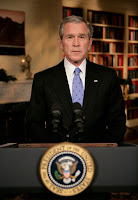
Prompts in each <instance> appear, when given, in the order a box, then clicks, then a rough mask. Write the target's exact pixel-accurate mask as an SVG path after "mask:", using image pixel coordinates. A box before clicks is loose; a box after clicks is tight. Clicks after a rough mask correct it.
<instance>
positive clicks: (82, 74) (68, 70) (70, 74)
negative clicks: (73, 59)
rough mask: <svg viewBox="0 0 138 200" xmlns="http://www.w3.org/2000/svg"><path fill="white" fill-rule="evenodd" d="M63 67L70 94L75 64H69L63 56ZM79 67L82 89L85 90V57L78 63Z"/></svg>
mask: <svg viewBox="0 0 138 200" xmlns="http://www.w3.org/2000/svg"><path fill="white" fill-rule="evenodd" d="M64 67H65V72H66V76H67V80H68V84H69V89H70V94H71V96H72V82H73V78H74V75H75V74H74V70H75V68H76V66H74V65H73V64H71V63H70V62H69V61H68V60H67V58H66V57H65V58H64ZM79 68H80V69H81V71H80V78H81V80H82V83H83V89H84V90H85V74H86V58H85V59H84V60H83V61H82V63H81V64H80V65H79Z"/></svg>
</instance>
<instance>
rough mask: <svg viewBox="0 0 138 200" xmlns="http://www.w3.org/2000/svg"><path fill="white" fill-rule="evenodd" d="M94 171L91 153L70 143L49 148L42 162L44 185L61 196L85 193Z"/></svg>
mask: <svg viewBox="0 0 138 200" xmlns="http://www.w3.org/2000/svg"><path fill="white" fill-rule="evenodd" d="M94 170H95V166H94V161H93V158H92V156H91V155H90V153H89V152H88V151H87V150H86V149H85V148H82V147H80V146H79V145H76V144H74V143H70V142H63V143H59V144H56V145H55V146H53V147H51V148H49V149H48V150H47V151H46V152H45V153H44V155H43V156H42V159H41V162H40V176H41V180H42V182H43V184H44V185H45V186H46V187H47V188H48V189H49V190H50V191H51V192H53V193H55V194H57V195H60V196H73V195H76V194H79V193H81V192H82V191H84V190H85V189H86V188H87V187H88V186H89V185H90V183H91V182H92V179H93V177H94Z"/></svg>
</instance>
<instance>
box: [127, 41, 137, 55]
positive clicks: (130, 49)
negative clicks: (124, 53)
mask: <svg viewBox="0 0 138 200" xmlns="http://www.w3.org/2000/svg"><path fill="white" fill-rule="evenodd" d="M128 53H138V44H131V43H129V44H128Z"/></svg>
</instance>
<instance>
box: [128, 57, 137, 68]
mask: <svg viewBox="0 0 138 200" xmlns="http://www.w3.org/2000/svg"><path fill="white" fill-rule="evenodd" d="M128 66H138V56H131V57H128Z"/></svg>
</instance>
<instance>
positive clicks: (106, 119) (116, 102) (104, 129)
mask: <svg viewBox="0 0 138 200" xmlns="http://www.w3.org/2000/svg"><path fill="white" fill-rule="evenodd" d="M55 103H59V104H60V105H61V112H62V123H63V125H64V127H68V128H69V129H70V130H71V127H72V122H73V108H72V99H71V95H70V91H69V86H68V82H67V77H66V73H65V69H64V62H63V61H62V62H61V63H59V64H58V65H57V66H54V67H52V68H49V69H46V70H44V71H42V72H39V73H37V74H35V76H34V81H33V86H32V94H31V100H30V107H29V110H28V115H27V127H28V131H29V134H30V138H31V139H32V141H33V142H59V141H60V140H61V141H62V138H60V139H59V140H58V139H57V137H56V136H55V135H54V134H52V133H51V132H50V131H49V130H50V128H49V127H50V125H49V124H50V114H51V107H52V105H54V104H55ZM82 109H83V115H84V116H85V123H84V124H85V133H84V134H83V135H81V136H80V137H79V138H77V140H76V142H117V143H119V142H120V141H121V140H122V139H123V136H124V134H125V130H126V128H125V120H126V118H125V111H124V101H123V97H122V92H121V88H120V84H119V80H118V78H117V75H116V72H115V70H113V69H111V68H108V67H104V66H100V65H97V64H94V63H92V62H90V61H88V60H87V66H86V79H85V92H84V102H83V108H82ZM45 122H46V128H45ZM72 128H73V127H72ZM70 134H72V133H71V132H70ZM63 138H64V137H63ZM64 140H65V139H63V141H64ZM73 142H74V141H73Z"/></svg>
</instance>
